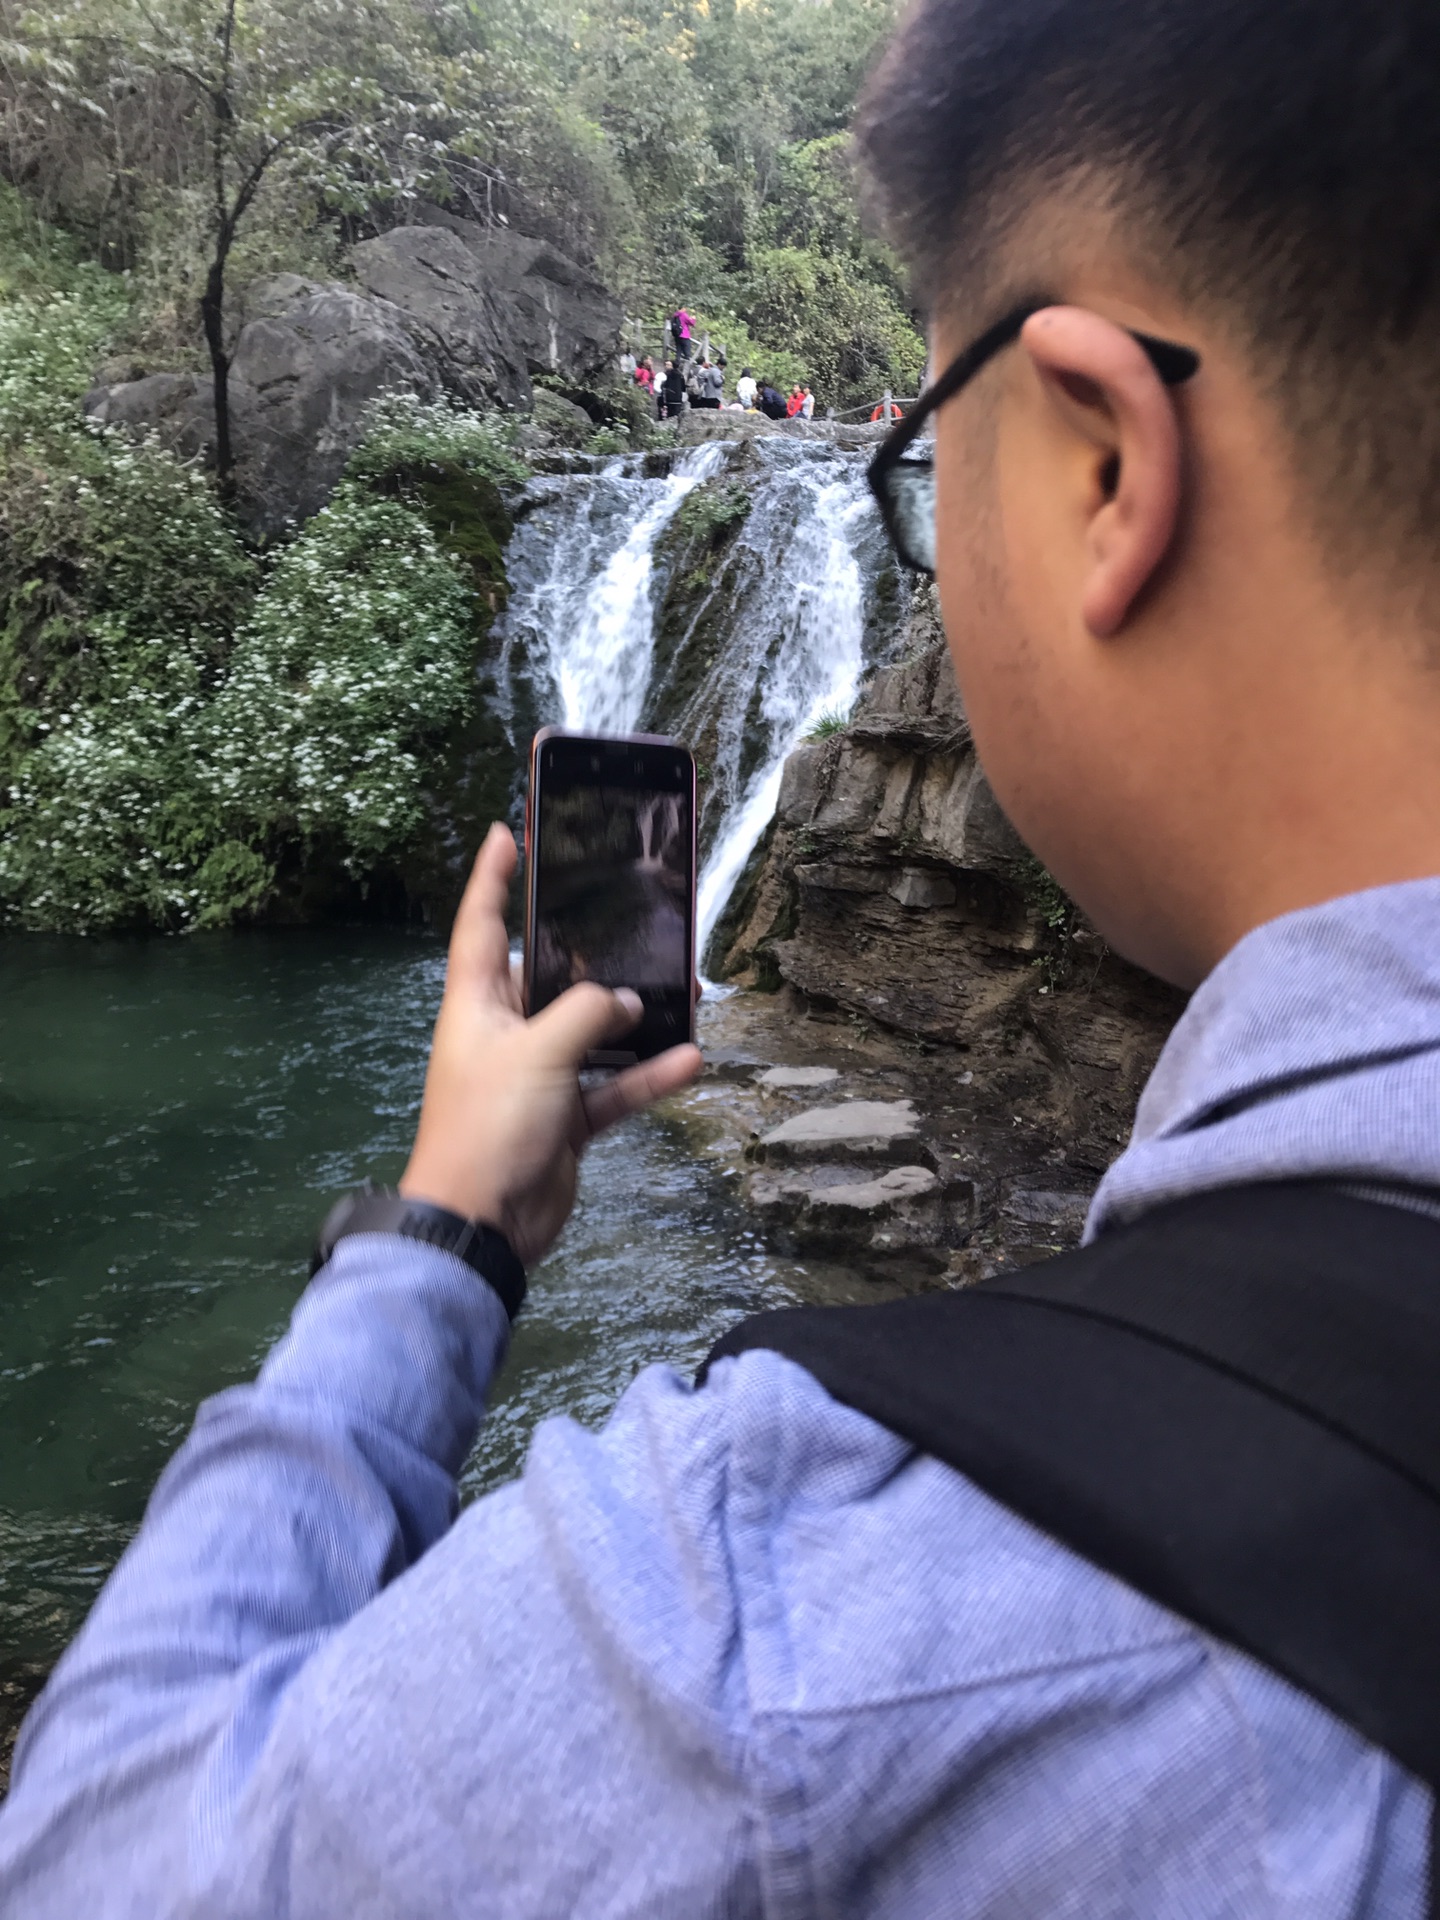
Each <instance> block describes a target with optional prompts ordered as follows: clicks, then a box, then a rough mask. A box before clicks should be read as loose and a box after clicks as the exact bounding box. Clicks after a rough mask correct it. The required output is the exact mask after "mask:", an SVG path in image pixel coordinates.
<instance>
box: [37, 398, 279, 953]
mask: <svg viewBox="0 0 1440 1920" xmlns="http://www.w3.org/2000/svg"><path fill="white" fill-rule="evenodd" d="M67 456H69V458H68V459H67ZM0 487H3V493H0V505H3V511H4V515H5V529H6V533H7V535H8V538H7V540H6V543H5V547H4V551H3V565H0V915H3V917H5V918H8V919H11V920H13V921H16V922H18V923H19V924H20V925H23V926H29V927H60V928H66V929H72V930H75V931H80V932H89V931H92V930H96V929H99V928H104V927H112V926H126V925H153V926H162V927H163V926H176V925H184V924H187V923H188V922H190V921H192V920H193V919H194V918H196V917H197V915H198V914H199V913H201V912H202V911H203V910H204V909H205V908H206V907H209V906H213V904H214V902H213V900H212V899H211V898H210V897H209V896H208V895H206V894H205V893H204V892H203V891H201V890H200V889H198V888H197V886H196V883H195V879H194V875H195V870H196V867H197V866H198V865H199V864H200V863H202V862H203V861H204V859H205V857H206V856H207V854H208V853H209V851H210V849H211V847H212V845H213V843H214V840H215V836H216V818H215V809H214V806H213V804H212V802H211V799H210V797H209V795H208V794H207V793H206V791H205V787H204V783H203V780H202V779H201V778H200V777H199V769H198V767H197V761H196V740H195V728H196V724H197V721H198V719H199V718H200V716H201V715H202V713H203V712H204V710H205V707H206V704H207V701H208V699H209V696H210V694H211V692H212V690H213V688H214V685H215V683H216V678H217V675H218V673H219V670H220V663H221V661H222V659H223V655H224V650H225V644H226V628H227V626H228V623H229V621H230V620H231V619H233V617H234V615H235V613H236V611H237V609H238V608H240V607H243V606H244V604H245V603H246V601H247V600H248V596H249V593H250V590H251V586H252V582H253V574H254V569H253V563H252V562H251V561H249V560H248V559H247V557H246V556H245V554H244V553H243V552H242V550H241V549H240V547H239V545H238V543H237V541H236V540H235V536H234V534H233V532H232V530H231V529H230V527H229V525H228V524H227V522H226V521H225V519H224V518H223V516H222V515H221V514H220V512H219V510H218V508H217V507H216V504H215V501H214V497H213V495H212V494H211V492H210V490H209V488H208V487H207V486H206V485H205V483H204V482H203V481H202V480H201V479H200V478H199V477H198V476H197V475H195V474H193V473H190V472H188V471H187V470H186V469H185V468H183V467H181V466H179V465H178V464H177V463H176V462H174V461H172V460H170V459H169V458H168V457H167V456H166V455H164V454H162V453H159V452H157V451H155V450H153V449H150V448H146V447H135V446H133V445H131V444H129V443H127V442H124V441H119V440H117V439H114V438H112V437H110V436H108V435H107V436H101V435H93V434H86V433H85V432H84V431H83V430H80V431H77V432H76V433H75V434H74V435H73V436H72V437H71V439H70V440H69V441H68V442H66V441H64V440H63V439H62V438H61V437H60V436H59V435H56V436H54V437H53V438H52V439H51V440H50V441H49V442H48V443H47V445H46V448H45V457H44V460H43V463H35V462H25V461H22V460H20V459H18V458H12V459H11V460H10V461H8V462H7V463H6V466H5V470H4V474H3V480H0ZM212 877H213V876H212Z"/></svg>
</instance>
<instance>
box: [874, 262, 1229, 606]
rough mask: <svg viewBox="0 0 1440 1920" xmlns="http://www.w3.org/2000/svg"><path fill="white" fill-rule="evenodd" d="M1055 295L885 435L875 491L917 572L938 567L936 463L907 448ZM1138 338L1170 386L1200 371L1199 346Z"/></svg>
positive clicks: (898, 547)
mask: <svg viewBox="0 0 1440 1920" xmlns="http://www.w3.org/2000/svg"><path fill="white" fill-rule="evenodd" d="M1060 304H1061V302H1059V301H1058V300H1053V299H1045V300H1027V301H1026V302H1025V304H1024V305H1023V306H1019V307H1016V308H1015V309H1014V311H1013V312H1011V313H1007V314H1006V315H1005V317H1004V319H1003V320H997V321H996V322H995V324H994V326H993V327H989V328H987V329H986V331H985V332H984V333H982V334H981V336H980V338H979V339H978V340H976V341H975V342H974V343H973V344H972V345H970V346H968V347H967V348H966V349H965V351H964V352H963V353H962V354H961V355H960V356H959V357H958V359H955V360H952V361H951V363H950V365H949V366H948V367H947V368H946V369H945V371H944V373H942V374H941V376H940V378H939V379H938V380H937V381H936V382H935V384H934V385H933V386H932V387H928V388H927V389H926V391H925V392H924V393H923V394H921V396H920V399H919V400H918V401H917V403H916V406H915V411H914V412H913V413H912V414H910V416H909V417H908V418H907V419H905V420H902V421H901V422H900V424H899V426H897V427H896V428H895V430H894V432H893V433H889V434H887V435H886V436H885V438H884V440H883V441H882V442H881V444H880V451H879V452H878V453H877V454H876V455H875V458H874V459H873V460H872V461H871V462H870V471H869V475H868V478H869V481H870V491H871V492H872V493H873V494H874V495H875V498H876V501H877V502H878V503H879V507H880V515H881V518H882V519H883V520H884V522H885V531H886V532H887V533H888V534H889V536H890V539H891V541H892V543H893V545H894V548H895V551H896V553H897V554H898V555H899V556H900V560H901V562H902V564H903V565H905V566H907V567H913V568H914V569H915V571H916V572H917V573H929V574H933V573H934V571H935V461H934V458H933V456H932V455H930V454H928V453H915V454H912V453H908V452H907V449H908V448H909V447H910V446H911V445H912V444H913V443H914V440H915V438H916V436H917V435H918V433H919V432H920V429H921V428H922V427H923V426H924V424H925V422H926V421H927V420H928V419H929V418H930V416H931V414H933V413H936V412H938V410H939V409H940V408H941V407H943V406H944V404H945V402H946V401H947V400H951V399H953V398H954V397H955V395H956V394H957V393H959V391H960V389H961V388H962V387H963V386H964V385H965V384H966V383H967V381H970V380H973V379H974V378H975V375H976V374H977V373H979V371H980V369H981V368H982V367H983V366H984V365H985V364H986V362H987V361H990V360H993V359H994V357H995V355H996V354H997V353H999V352H1000V350H1001V348H1002V347H1008V346H1009V345H1010V342H1011V341H1012V340H1014V339H1016V338H1017V337H1018V336H1019V333H1020V329H1021V328H1022V327H1023V326H1024V324H1025V322H1026V321H1027V320H1028V319H1029V318H1030V316H1031V314H1032V313H1042V312H1043V311H1044V310H1045V308H1046V307H1054V306H1059V305H1060ZM1126 332H1127V333H1129V335H1130V337H1131V338H1132V339H1133V340H1136V341H1138V342H1139V344H1140V345H1141V346H1142V347H1143V348H1144V349H1145V352H1146V354H1147V355H1148V356H1149V360H1150V364H1151V366H1153V367H1154V369H1155V371H1156V373H1158V374H1159V376H1160V378H1161V379H1162V380H1163V381H1164V382H1165V385H1166V386H1167V387H1178V386H1179V385H1180V384H1181V383H1182V382H1183V381H1186V380H1188V379H1190V378H1191V376H1192V375H1193V374H1195V373H1196V372H1198V370H1199V367H1200V356H1199V354H1198V353H1196V351H1195V349H1194V348H1193V347H1182V346H1177V345H1176V343H1175V342H1174V341H1173V340H1156V339H1155V338H1154V337H1153V336H1152V335H1150V334H1148V333H1137V332H1136V331H1135V329H1134V328H1133V327H1127V328H1126Z"/></svg>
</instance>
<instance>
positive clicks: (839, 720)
mask: <svg viewBox="0 0 1440 1920" xmlns="http://www.w3.org/2000/svg"><path fill="white" fill-rule="evenodd" d="M849 724H850V715H849V713H848V712H845V711H842V709H841V708H839V707H830V708H827V709H826V711H825V712H824V713H822V714H819V715H817V717H816V718H815V719H814V720H813V721H812V722H811V724H810V725H809V726H808V727H807V728H806V729H805V734H804V737H805V739H806V740H828V739H830V737H831V736H832V734H837V733H843V732H844V731H845V729H846V727H848V726H849Z"/></svg>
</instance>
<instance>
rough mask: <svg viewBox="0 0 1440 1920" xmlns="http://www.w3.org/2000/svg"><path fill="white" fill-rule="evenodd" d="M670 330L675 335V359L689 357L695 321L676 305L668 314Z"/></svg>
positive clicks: (682, 308) (686, 358)
mask: <svg viewBox="0 0 1440 1920" xmlns="http://www.w3.org/2000/svg"><path fill="white" fill-rule="evenodd" d="M670 331H671V333H672V334H673V335H674V336H675V357H676V359H677V360H688V359H689V358H690V341H691V337H692V335H693V334H694V332H695V322H694V321H693V320H692V319H691V318H690V315H689V314H688V313H687V312H686V311H685V309H684V307H677V308H676V309H675V311H674V313H673V314H671V316H670Z"/></svg>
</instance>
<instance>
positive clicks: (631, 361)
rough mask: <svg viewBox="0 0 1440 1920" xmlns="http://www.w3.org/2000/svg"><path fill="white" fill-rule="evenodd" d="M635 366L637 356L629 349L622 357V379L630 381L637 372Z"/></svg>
mask: <svg viewBox="0 0 1440 1920" xmlns="http://www.w3.org/2000/svg"><path fill="white" fill-rule="evenodd" d="M635 366H636V361H635V356H634V354H633V353H632V352H631V351H630V349H629V348H628V347H627V348H626V349H625V351H624V353H622V354H621V356H620V377H621V378H622V379H624V380H628V379H630V377H631V376H632V375H633V374H634V372H635Z"/></svg>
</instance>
